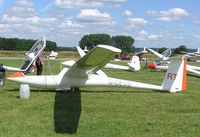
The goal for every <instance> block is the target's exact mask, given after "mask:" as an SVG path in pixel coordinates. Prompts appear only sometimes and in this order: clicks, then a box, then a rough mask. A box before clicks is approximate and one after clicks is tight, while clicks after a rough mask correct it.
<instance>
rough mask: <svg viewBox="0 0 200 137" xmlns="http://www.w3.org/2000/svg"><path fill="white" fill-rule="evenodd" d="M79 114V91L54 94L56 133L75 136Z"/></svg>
mask: <svg viewBox="0 0 200 137" xmlns="http://www.w3.org/2000/svg"><path fill="white" fill-rule="evenodd" d="M80 114H81V95H80V91H79V90H76V91H74V92H67V93H62V92H56V96H55V105H54V126H55V132H56V133H67V134H75V133H76V132H77V128H78V123H79V119H80Z"/></svg>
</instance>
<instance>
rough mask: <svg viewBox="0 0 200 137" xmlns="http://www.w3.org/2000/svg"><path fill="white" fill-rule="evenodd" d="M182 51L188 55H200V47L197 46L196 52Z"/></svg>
mask: <svg viewBox="0 0 200 137" xmlns="http://www.w3.org/2000/svg"><path fill="white" fill-rule="evenodd" d="M180 53H182V54H186V55H188V56H200V48H197V51H196V52H184V51H180Z"/></svg>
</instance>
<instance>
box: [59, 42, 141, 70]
mask: <svg viewBox="0 0 200 137" xmlns="http://www.w3.org/2000/svg"><path fill="white" fill-rule="evenodd" d="M76 49H77V51H78V53H79V55H80V56H81V57H83V56H85V55H86V53H85V52H84V51H83V50H82V49H81V48H80V47H79V46H77V47H76ZM63 65H66V66H69V63H68V61H66V62H63ZM104 68H109V69H120V70H129V71H139V70H140V60H139V57H138V56H133V57H132V58H131V61H130V62H129V63H128V66H123V65H116V64H112V63H107V64H106V65H105V66H104Z"/></svg>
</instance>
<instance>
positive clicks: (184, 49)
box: [174, 45, 188, 54]
mask: <svg viewBox="0 0 200 137" xmlns="http://www.w3.org/2000/svg"><path fill="white" fill-rule="evenodd" d="M180 51H184V52H187V51H188V50H187V47H186V46H185V45H180V46H179V47H178V48H176V49H175V50H174V53H175V54H179V53H180Z"/></svg>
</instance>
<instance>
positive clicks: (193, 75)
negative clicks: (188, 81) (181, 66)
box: [187, 73, 200, 78]
mask: <svg viewBox="0 0 200 137" xmlns="http://www.w3.org/2000/svg"><path fill="white" fill-rule="evenodd" d="M187 75H188V76H191V77H195V78H200V75H195V74H189V73H188V74H187Z"/></svg>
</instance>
